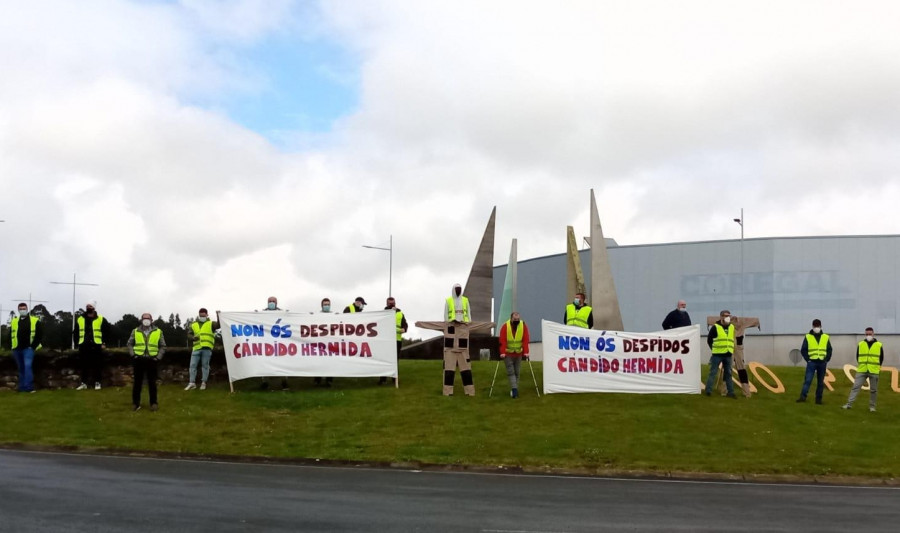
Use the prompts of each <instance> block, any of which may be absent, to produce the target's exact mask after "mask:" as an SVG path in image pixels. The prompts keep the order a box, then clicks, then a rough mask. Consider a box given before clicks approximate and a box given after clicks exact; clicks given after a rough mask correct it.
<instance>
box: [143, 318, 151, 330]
mask: <svg viewBox="0 0 900 533" xmlns="http://www.w3.org/2000/svg"><path fill="white" fill-rule="evenodd" d="M151 322H153V321H152V320H150V319H149V318H144V319H142V320H141V324H143V325H144V327H145V328H149V327H150V323H151Z"/></svg>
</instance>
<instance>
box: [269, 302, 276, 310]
mask: <svg viewBox="0 0 900 533" xmlns="http://www.w3.org/2000/svg"><path fill="white" fill-rule="evenodd" d="M267 307H268V308H269V310H270V311H274V310H275V307H276V306H275V302H269V305H268V306H267Z"/></svg>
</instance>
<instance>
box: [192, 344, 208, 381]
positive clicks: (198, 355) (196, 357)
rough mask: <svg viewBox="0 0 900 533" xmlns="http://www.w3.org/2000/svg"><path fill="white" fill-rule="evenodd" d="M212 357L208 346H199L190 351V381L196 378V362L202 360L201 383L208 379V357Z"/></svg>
mask: <svg viewBox="0 0 900 533" xmlns="http://www.w3.org/2000/svg"><path fill="white" fill-rule="evenodd" d="M210 357H212V350H211V349H210V348H200V349H199V350H194V352H193V353H191V383H194V381H195V380H196V379H197V363H199V362H200V361H201V359H202V360H203V383H206V381H207V380H208V379H209V358H210Z"/></svg>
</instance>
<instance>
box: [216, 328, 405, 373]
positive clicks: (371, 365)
mask: <svg viewBox="0 0 900 533" xmlns="http://www.w3.org/2000/svg"><path fill="white" fill-rule="evenodd" d="M219 320H220V321H221V327H222V340H223V342H224V344H225V361H226V362H227V364H228V377H229V379H230V380H231V381H238V380H241V379H246V378H252V377H264V376H312V377H315V376H328V377H354V378H358V377H366V376H390V377H397V334H396V319H395V317H394V311H373V312H367V313H346V314H327V313H317V314H310V313H289V312H282V311H263V312H258V313H257V312H248V313H239V312H228V313H220V315H219Z"/></svg>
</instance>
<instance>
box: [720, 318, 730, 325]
mask: <svg viewBox="0 0 900 533" xmlns="http://www.w3.org/2000/svg"><path fill="white" fill-rule="evenodd" d="M722 322H724V323H725V324H731V317H730V316H726V317H725V318H723V319H722Z"/></svg>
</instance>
